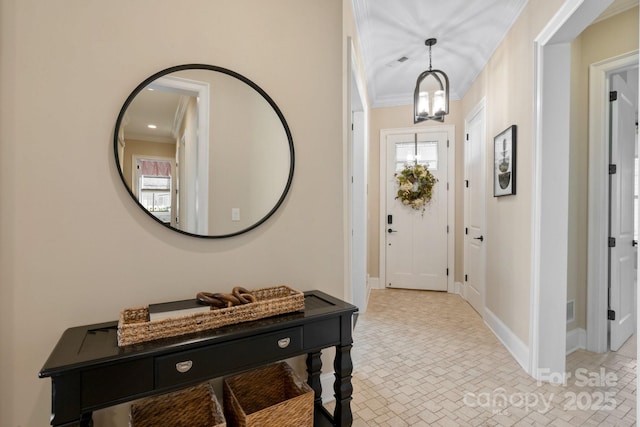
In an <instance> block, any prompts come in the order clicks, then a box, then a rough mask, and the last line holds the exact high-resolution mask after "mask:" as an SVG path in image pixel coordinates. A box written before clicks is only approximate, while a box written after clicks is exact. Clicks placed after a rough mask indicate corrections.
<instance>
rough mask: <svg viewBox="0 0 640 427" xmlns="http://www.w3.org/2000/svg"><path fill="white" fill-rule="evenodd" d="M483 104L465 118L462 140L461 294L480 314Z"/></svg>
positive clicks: (482, 222) (482, 257) (481, 288)
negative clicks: (462, 257)
mask: <svg viewBox="0 0 640 427" xmlns="http://www.w3.org/2000/svg"><path fill="white" fill-rule="evenodd" d="M484 129H485V124H484V107H481V108H480V109H478V110H477V111H476V112H475V114H473V115H472V116H471V118H470V120H469V121H468V122H467V134H466V135H465V142H464V161H465V181H464V227H465V228H464V284H463V295H464V298H465V299H466V300H467V301H468V302H469V304H470V305H471V307H473V308H474V309H475V310H476V311H477V312H478V313H479V314H480V316H482V315H483V312H484V281H485V278H484V275H485V269H484V263H485V262H484V259H485V258H484V256H485V251H484V248H485V243H484V239H485V236H484V199H485V167H484V158H485V133H484Z"/></svg>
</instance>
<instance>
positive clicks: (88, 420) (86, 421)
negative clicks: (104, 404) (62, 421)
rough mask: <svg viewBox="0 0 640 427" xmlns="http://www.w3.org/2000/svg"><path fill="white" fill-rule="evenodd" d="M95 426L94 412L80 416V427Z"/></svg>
mask: <svg viewBox="0 0 640 427" xmlns="http://www.w3.org/2000/svg"><path fill="white" fill-rule="evenodd" d="M92 426H93V412H88V413H86V414H82V415H81V416H80V427H92Z"/></svg>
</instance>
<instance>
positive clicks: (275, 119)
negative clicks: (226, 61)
mask: <svg viewBox="0 0 640 427" xmlns="http://www.w3.org/2000/svg"><path fill="white" fill-rule="evenodd" d="M114 144H115V155H116V162H117V166H118V170H119V172H120V176H121V178H122V180H123V182H124V184H125V186H126V187H127V189H128V190H129V193H130V194H131V196H132V197H133V198H134V200H135V201H136V202H137V204H138V205H139V206H140V207H141V208H143V209H144V210H145V211H146V212H147V213H148V214H149V215H151V216H152V217H153V218H154V219H156V220H157V221H159V222H161V223H163V224H164V225H166V226H168V227H171V228H173V229H175V230H177V231H180V232H182V233H186V234H191V235H195V236H200V237H228V236H233V235H237V234H240V233H243V232H246V231H248V230H251V229H253V228H255V227H256V226H258V225H259V224H261V223H262V222H264V221H265V220H266V219H267V218H268V217H269V216H271V215H272V214H273V212H275V210H276V209H277V208H278V207H279V206H280V204H281V203H282V201H283V200H284V197H285V196H286V193H287V191H288V189H289V187H290V184H291V179H292V176H293V165H294V152H293V141H292V138H291V133H290V131H289V128H288V126H287V123H286V121H285V119H284V117H283V116H282V113H281V112H280V110H279V109H278V107H277V106H276V104H275V103H274V102H273V100H272V99H271V98H270V97H269V96H268V95H267V94H266V93H265V92H264V91H262V89H260V88H259V87H258V86H257V85H255V84H254V83H253V82H251V81H249V80H248V79H246V78H245V77H243V76H241V75H239V74H237V73H234V72H232V71H229V70H226V69H222V68H219V67H214V66H208V65H198V64H196V65H184V66H179V67H173V68H170V69H167V70H164V71H161V72H160V73H157V74H155V75H154V76H152V77H150V78H149V79H147V80H145V81H144V82H143V83H141V84H140V85H139V86H138V87H137V88H136V90H134V92H133V93H132V94H131V96H129V98H128V99H127V101H126V102H125V104H124V106H123V108H122V111H121V112H120V115H119V117H118V121H117V123H116V133H115V141H114Z"/></svg>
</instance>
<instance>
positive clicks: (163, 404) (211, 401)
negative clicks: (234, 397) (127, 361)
mask: <svg viewBox="0 0 640 427" xmlns="http://www.w3.org/2000/svg"><path fill="white" fill-rule="evenodd" d="M226 425H227V424H226V423H225V419H224V415H222V407H221V406H220V403H218V399H216V395H215V394H214V392H213V389H212V388H211V385H209V383H205V384H200V385H197V386H195V387H190V388H187V389H184V390H179V391H176V392H173V393H168V394H163V395H160V396H154V397H150V398H148V399H144V400H141V401H139V402H136V403H134V404H132V405H131V412H130V413H129V426H130V427H165V426H171V427H224V426H226Z"/></svg>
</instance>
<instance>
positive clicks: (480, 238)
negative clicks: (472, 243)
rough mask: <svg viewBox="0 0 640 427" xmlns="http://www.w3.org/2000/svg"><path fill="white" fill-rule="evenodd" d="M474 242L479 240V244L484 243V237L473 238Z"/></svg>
mask: <svg viewBox="0 0 640 427" xmlns="http://www.w3.org/2000/svg"><path fill="white" fill-rule="evenodd" d="M474 239H475V240H480V241H481V242H483V241H484V236H480V237H474Z"/></svg>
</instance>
